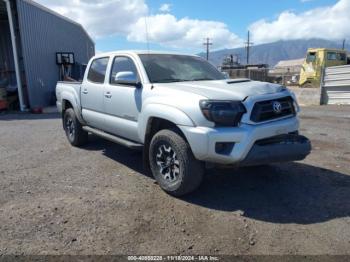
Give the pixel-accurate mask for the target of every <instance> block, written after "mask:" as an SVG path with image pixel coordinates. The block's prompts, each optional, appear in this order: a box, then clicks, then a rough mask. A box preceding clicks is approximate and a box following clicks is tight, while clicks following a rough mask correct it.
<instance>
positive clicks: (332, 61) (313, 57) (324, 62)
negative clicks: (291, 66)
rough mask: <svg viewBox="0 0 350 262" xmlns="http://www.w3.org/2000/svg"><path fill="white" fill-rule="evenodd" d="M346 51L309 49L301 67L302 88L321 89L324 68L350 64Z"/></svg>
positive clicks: (300, 83) (300, 79)
mask: <svg viewBox="0 0 350 262" xmlns="http://www.w3.org/2000/svg"><path fill="white" fill-rule="evenodd" d="M348 62H349V61H348V57H347V52H346V50H342V49H328V48H309V49H308V50H307V54H306V58H305V60H304V63H303V65H302V67H301V71H300V78H299V85H300V87H319V86H320V82H321V77H322V72H323V70H324V68H326V67H330V66H339V65H346V64H348Z"/></svg>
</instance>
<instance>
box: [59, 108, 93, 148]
mask: <svg viewBox="0 0 350 262" xmlns="http://www.w3.org/2000/svg"><path fill="white" fill-rule="evenodd" d="M63 128H64V131H65V132H66V136H67V138H68V141H69V143H71V144H72V145H73V146H82V145H84V144H86V143H87V141H88V133H87V132H86V131H84V130H83V127H82V126H81V124H80V122H79V120H78V119H77V117H76V116H75V113H74V110H73V109H72V108H68V109H67V110H66V111H65V112H64V115H63Z"/></svg>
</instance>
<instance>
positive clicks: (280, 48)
mask: <svg viewBox="0 0 350 262" xmlns="http://www.w3.org/2000/svg"><path fill="white" fill-rule="evenodd" d="M214 44H215V43H214ZM312 47H314V48H316V47H317V48H341V47H342V41H339V42H335V41H329V40H324V39H308V40H287V41H278V42H274V43H268V44H261V45H256V46H254V45H253V46H252V47H251V49H250V60H249V63H250V64H268V65H269V66H270V67H273V66H275V65H276V64H277V63H278V62H279V61H281V60H290V59H298V58H304V57H305V54H306V51H307V49H308V48H312ZM345 47H346V49H347V50H350V45H349V44H347V45H346V46H345ZM231 54H232V55H237V56H238V58H239V60H240V62H241V63H242V64H246V48H245V47H241V48H234V49H223V50H217V51H212V52H210V54H209V60H210V62H212V63H213V64H214V65H216V66H219V65H221V63H222V60H223V59H224V58H225V57H227V56H229V55H231ZM199 55H200V56H202V57H206V54H205V53H200V54H199Z"/></svg>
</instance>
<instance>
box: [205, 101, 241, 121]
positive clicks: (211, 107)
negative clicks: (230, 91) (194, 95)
mask: <svg viewBox="0 0 350 262" xmlns="http://www.w3.org/2000/svg"><path fill="white" fill-rule="evenodd" d="M199 106H200V108H201V110H202V113H203V115H204V116H205V118H206V119H208V120H209V121H211V122H214V123H215V124H217V125H218V126H237V125H238V123H239V121H241V118H242V115H243V114H244V113H245V112H246V109H245V107H244V105H243V104H242V102H240V101H226V100H201V101H200V102H199Z"/></svg>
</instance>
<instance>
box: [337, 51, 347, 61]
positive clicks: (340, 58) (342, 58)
mask: <svg viewBox="0 0 350 262" xmlns="http://www.w3.org/2000/svg"><path fill="white" fill-rule="evenodd" d="M338 60H340V61H346V54H345V53H339V54H338Z"/></svg>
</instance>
